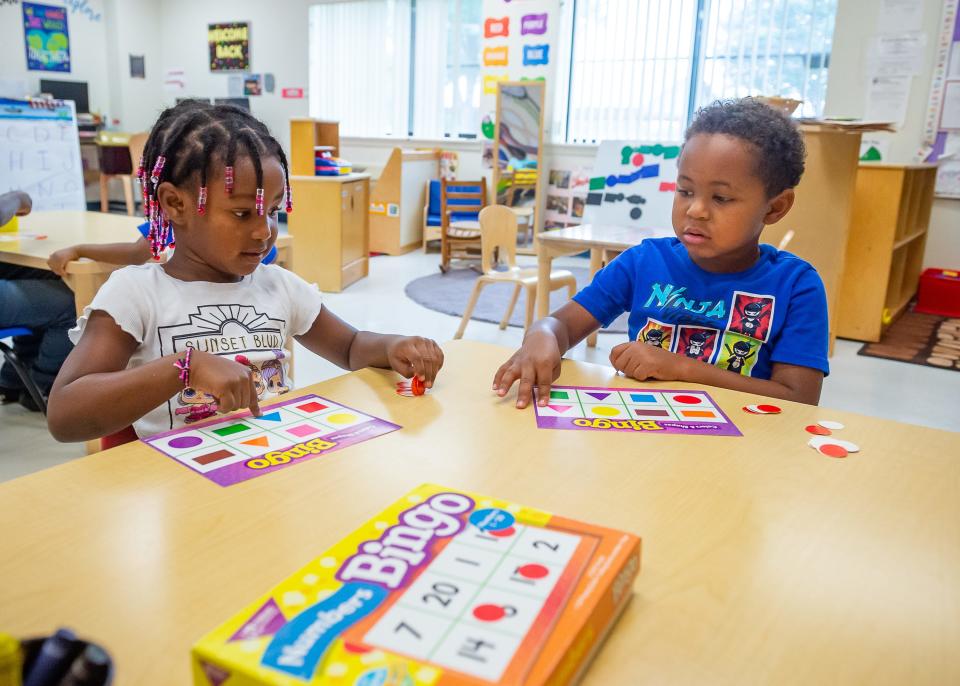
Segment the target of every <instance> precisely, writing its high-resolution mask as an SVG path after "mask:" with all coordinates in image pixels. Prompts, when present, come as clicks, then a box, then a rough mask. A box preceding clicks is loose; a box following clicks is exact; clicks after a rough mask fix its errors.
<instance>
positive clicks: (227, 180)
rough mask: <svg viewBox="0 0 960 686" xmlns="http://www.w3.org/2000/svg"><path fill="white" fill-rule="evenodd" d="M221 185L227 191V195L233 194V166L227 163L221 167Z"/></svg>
mask: <svg viewBox="0 0 960 686" xmlns="http://www.w3.org/2000/svg"><path fill="white" fill-rule="evenodd" d="M223 187H224V188H225V189H226V191H227V195H233V167H232V166H230V165H227V166H226V167H224V169H223Z"/></svg>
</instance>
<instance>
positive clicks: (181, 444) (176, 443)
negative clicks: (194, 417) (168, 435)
mask: <svg viewBox="0 0 960 686" xmlns="http://www.w3.org/2000/svg"><path fill="white" fill-rule="evenodd" d="M201 443H203V439H202V438H200V437H199V436H180V437H179V438H173V439H171V440H170V441H169V442H168V443H167V445H169V446H170V447H171V448H176V449H177V450H183V449H184V448H193V447H194V446H198V445H200V444H201Z"/></svg>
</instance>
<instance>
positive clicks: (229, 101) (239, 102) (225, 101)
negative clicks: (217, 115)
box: [213, 98, 250, 112]
mask: <svg viewBox="0 0 960 686" xmlns="http://www.w3.org/2000/svg"><path fill="white" fill-rule="evenodd" d="M213 104H214V105H236V106H237V107H242V108H243V109H245V110H246V111H247V112H249V111H250V98H214V99H213Z"/></svg>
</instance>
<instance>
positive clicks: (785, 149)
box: [684, 98, 806, 198]
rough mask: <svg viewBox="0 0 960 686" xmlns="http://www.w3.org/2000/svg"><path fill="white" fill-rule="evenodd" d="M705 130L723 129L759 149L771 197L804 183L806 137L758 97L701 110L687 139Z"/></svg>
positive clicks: (760, 173) (762, 176)
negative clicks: (802, 181)
mask: <svg viewBox="0 0 960 686" xmlns="http://www.w3.org/2000/svg"><path fill="white" fill-rule="evenodd" d="M701 133H722V134H726V135H728V136H734V137H736V138H739V139H741V140H744V141H746V142H747V143H750V144H751V145H753V147H754V148H756V149H757V175H758V176H759V177H760V179H761V181H763V185H764V188H765V189H766V192H767V197H770V198H772V197H774V196H775V195H778V194H779V193H781V192H783V191H784V190H786V189H787V188H794V187H796V185H797V184H798V183H800V177H801V176H803V158H804V156H805V154H806V150H805V149H804V146H803V137H802V136H801V135H800V132H799V131H798V130H797V127H796V126H795V125H794V123H793V121H792V120H791V119H790V118H789V117H788V116H786V115H784V114H782V113H780V112H778V111H777V110H775V109H773V108H772V107H770V106H768V105H765V104H764V103H762V102H761V101H759V100H757V99H756V98H741V99H739V100H723V101H721V100H717V101H716V102H714V103H713V104H710V105H707V106H706V107H703V108H702V109H700V110H698V111H697V116H696V117H695V118H694V120H693V122H691V124H690V126H689V127H688V128H687V131H686V133H685V134H684V141H688V140H690V139H691V138H693V137H694V136H696V135H697V134H701Z"/></svg>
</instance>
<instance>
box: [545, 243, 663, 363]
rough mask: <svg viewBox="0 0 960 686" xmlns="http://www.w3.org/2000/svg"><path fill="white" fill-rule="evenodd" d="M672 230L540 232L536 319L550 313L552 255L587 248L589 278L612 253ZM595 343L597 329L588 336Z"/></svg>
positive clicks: (569, 253)
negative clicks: (588, 253)
mask: <svg viewBox="0 0 960 686" xmlns="http://www.w3.org/2000/svg"><path fill="white" fill-rule="evenodd" d="M673 235H674V233H673V230H672V229H640V228H637V227H630V226H604V225H600V224H581V225H580V226H570V227H567V228H565V229H557V230H556V231H543V232H542V233H540V235H539V236H538V240H539V242H540V247H539V248H538V250H537V265H538V267H539V269H540V272H539V274H538V277H537V318H538V319H542V318H543V317H546V316H547V315H548V314H550V270H551V269H552V265H553V258H554V257H564V256H566V255H576V254H578V253H582V252H584V251H586V250H589V251H590V278H591V279H592V278H593V275H594V274H596V273H597V272H598V271H600V267H602V266H603V265H604V263H606V262H607V261H608V260H609V259H612V258H613V256H614V255H615V254H620V253H622V252H623V251H624V250H626V249H627V248H632V247H633V246H635V245H637V244H638V243H640V242H641V241H643V240H644V239H645V238H663V237H665V236H673ZM596 344H597V334H596V332H594V333H592V334H590V336H589V337H587V345H589V346H595V345H596Z"/></svg>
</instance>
